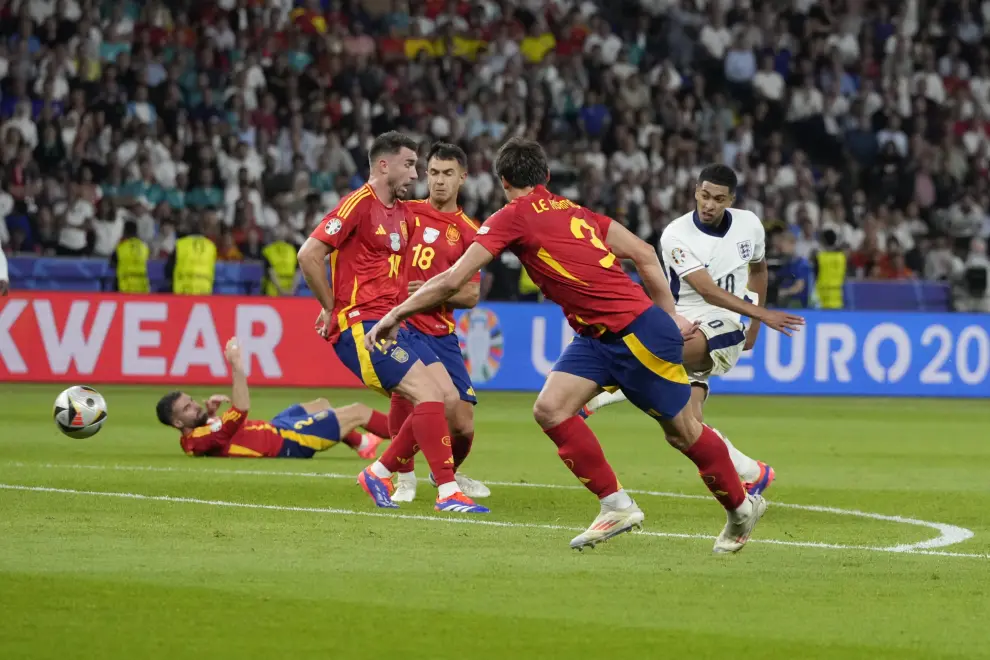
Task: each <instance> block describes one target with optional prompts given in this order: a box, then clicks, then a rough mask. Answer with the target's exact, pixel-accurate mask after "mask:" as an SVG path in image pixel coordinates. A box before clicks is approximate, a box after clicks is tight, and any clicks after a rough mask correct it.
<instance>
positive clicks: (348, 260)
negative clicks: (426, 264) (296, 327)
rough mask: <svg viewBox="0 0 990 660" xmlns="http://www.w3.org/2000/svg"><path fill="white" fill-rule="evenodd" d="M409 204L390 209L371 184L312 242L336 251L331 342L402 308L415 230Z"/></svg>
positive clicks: (346, 201)
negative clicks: (402, 282)
mask: <svg viewBox="0 0 990 660" xmlns="http://www.w3.org/2000/svg"><path fill="white" fill-rule="evenodd" d="M402 207H403V203H402V202H401V201H396V202H395V204H394V205H393V206H391V207H388V206H385V205H384V204H383V203H382V202H381V201H380V200H379V199H378V197H377V196H376V195H375V191H374V190H372V188H371V186H370V185H369V184H364V185H363V186H361V187H360V188H358V189H357V190H355V191H354V192H352V193H351V194H349V195H347V196H346V197H344V198H343V199H342V200H340V203H339V204H337V206H336V207H335V208H334V209H333V210H332V211H330V213H327V214H326V215H325V216H324V217H323V220H322V221H321V222H320V224H319V225H317V227H316V229H314V230H313V233H312V234H310V237H312V238H315V239H316V240H318V241H321V242H323V243H326V244H327V245H329V246H330V247H332V248H333V252H331V253H330V284H331V285H332V287H333V313H334V320H335V323H334V327H333V328H332V330H331V333H330V337H329V340H330V342H331V343H335V342H336V341H337V339H338V338H339V336H340V333H341V332H343V331H344V330H346V329H347V328H349V327H350V326H352V325H355V324H356V323H359V322H361V321H377V320H379V319H381V318H382V317H383V316H385V315H386V314H387V313H388V312H389V310H391V309H392V308H393V307H395V305H396V304H398V302H399V300H398V298H399V275H400V263H401V260H402V256H403V255H404V254H405V252H406V243H407V242H408V239H409V227H408V226H407V225H406V220H405V215H404V211H403V208H402Z"/></svg>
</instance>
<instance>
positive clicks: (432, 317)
mask: <svg viewBox="0 0 990 660" xmlns="http://www.w3.org/2000/svg"><path fill="white" fill-rule="evenodd" d="M405 207H406V222H407V223H408V224H409V229H410V232H409V247H408V248H407V249H406V256H405V259H404V260H403V261H404V263H403V266H402V285H401V286H400V294H399V297H400V298H402V299H404V298H407V297H408V291H409V283H410V282H425V281H427V280H429V279H430V278H432V277H434V276H435V275H439V274H440V273H442V272H443V271H445V270H447V269H448V268H450V267H451V266H453V265H454V263H455V262H456V261H457V260H458V259H460V258H461V255H463V254H464V252H465V251H466V250H467V249H468V246H469V245H471V241H472V240H473V239H474V235H475V233H477V231H478V225H477V224H476V223H475V222H474V221H473V220H472V219H471V218H469V217H467V215H466V214H465V213H464V211H462V210H461V209H459V208H458V209H457V210H456V211H454V212H452V213H445V212H443V211H438V210H436V209H435V208H433V205H431V204H430V202H429V200H415V201H410V202H406V205H405ZM471 281H472V282H480V281H481V275H480V274H479V275H476V276H475V277H474V278H473V279H472V280H471ZM406 323H408V324H409V325H411V326H412V327H414V328H416V329H417V330H419V331H420V332H422V333H425V334H428V335H433V336H435V337H443V336H446V335H449V334H452V333H453V332H454V311H453V310H452V309H450V308H448V307H447V306H445V305H440V306H439V307H435V308H434V309H430V310H427V311H425V312H422V313H420V314H416V315H415V316H413V317H411V318H409V319H408V320H407V321H406Z"/></svg>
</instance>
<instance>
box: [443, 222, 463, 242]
mask: <svg viewBox="0 0 990 660" xmlns="http://www.w3.org/2000/svg"><path fill="white" fill-rule="evenodd" d="M446 238H447V242H448V243H450V244H451V245H454V244H455V243H457V241H459V240H461V232H459V231H457V227H455V226H454V225H448V226H447V236H446Z"/></svg>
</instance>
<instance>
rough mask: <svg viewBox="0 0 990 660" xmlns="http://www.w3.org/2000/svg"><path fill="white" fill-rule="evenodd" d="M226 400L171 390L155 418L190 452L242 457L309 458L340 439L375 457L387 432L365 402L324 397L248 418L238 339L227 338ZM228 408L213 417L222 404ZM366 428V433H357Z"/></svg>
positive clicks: (382, 420) (379, 415)
mask: <svg viewBox="0 0 990 660" xmlns="http://www.w3.org/2000/svg"><path fill="white" fill-rule="evenodd" d="M224 357H225V358H226V359H227V362H228V363H229V364H230V372H231V375H232V380H233V386H232V388H231V395H230V398H228V397H226V396H225V395H223V394H215V395H213V396H211V397H210V398H209V399H207V400H206V401H205V402H204V403H202V404H200V403H199V402H197V401H195V400H194V399H193V398H192V397H191V396H189V395H188V394H186V393H185V392H169V393H168V394H166V395H165V396H163V397H162V398H161V400H160V401H159V402H158V405H157V406H156V412H157V414H158V420H159V421H160V422H161V423H162V424H164V425H166V426H171V427H173V428H176V429H178V430H179V431H180V432H181V433H182V438H181V440H180V441H179V443H180V444H181V445H182V450H183V451H184V452H186V454H188V455H189V456H222V457H245V458H312V457H313V455H314V454H316V452H320V451H326V450H327V449H330V447H333V446H334V445H336V444H338V443H340V442H343V443H344V444H346V445H347V446H349V447H350V448H351V449H353V450H355V451H356V452H357V453H358V456H360V457H361V458H364V459H373V458H374V457H375V454H376V451H377V449H378V445H380V444H381V442H382V440H383V438H385V437H387V436H388V418H387V417H386V416H385V415H384V414H382V413H380V412H378V411H377V410H374V409H373V408H371V407H369V406H366V405H364V404H363V403H352V404H350V405H347V406H342V407H340V408H336V409H335V408H333V407H331V405H330V402H329V401H327V400H326V399H315V400H314V401H309V402H306V403H299V404H296V405H293V406H289V407H288V408H286V409H285V410H283V411H282V412H280V413H279V414H277V415H276V416H275V417H273V418H272V420H271V421H270V422H266V421H263V420H253V419H248V417H247V415H248V410H249V409H250V407H251V398H250V395H249V393H248V385H247V376H246V375H245V373H244V368H243V363H242V361H241V350H240V347H239V346H238V345H237V339H236V338H234V339H231V340H230V341H228V342H227V346H226V348H225V349H224ZM225 403H230V404H231V405H230V408H229V409H228V410H227V412H225V413H224V414H223V415H221V416H220V417H216V416H215V415H216V413H217V410H218V409H219V408H220V406H221V405H223V404H225ZM358 427H361V428H364V429H365V430H366V431H367V433H363V434H362V433H357V432H356V431H355V429H357V428H358Z"/></svg>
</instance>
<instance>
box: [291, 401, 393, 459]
mask: <svg viewBox="0 0 990 660" xmlns="http://www.w3.org/2000/svg"><path fill="white" fill-rule="evenodd" d="M298 407H299V408H300V409H302V411H303V412H304V413H305V414H306V415H317V414H319V413H322V412H324V411H331V412H333V413H334V414H335V415H336V417H337V420H338V422H339V423H340V430H339V435H338V439H339V442H342V443H343V444H345V445H347V446H348V447H350V448H351V449H353V450H354V451H355V452H357V455H358V456H360V457H361V458H364V459H371V458H374V457H375V454H376V453H377V450H378V446H379V445H380V444H381V443H382V442H383V441H384V440H386V439H387V438H388V437H389V435H388V424H387V422H386V420H385V415H383V414H382V413H380V412H378V411H377V410H375V409H374V408H372V407H370V406H366V405H364V404H362V403H355V404H351V405H350V406H344V407H342V408H337V409H336V410H335V409H334V408H333V406H332V405H331V403H330V402H329V401H328V400H327V399H325V398H322V397H321V398H319V399H313V400H312V401H306V402H304V403H300V404H299V406H298ZM342 416H343V417H342ZM351 419H355V420H357V423H354V424H352V423H350V420H351ZM358 427H361V428H364V429H366V430H367V433H358V432H357V431H356V429H357V428H358Z"/></svg>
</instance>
